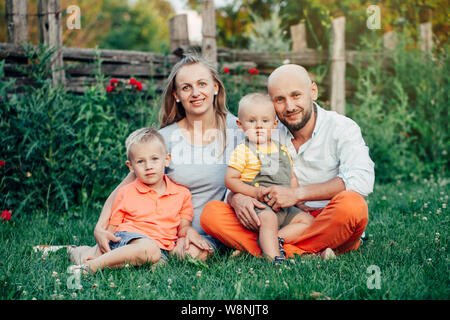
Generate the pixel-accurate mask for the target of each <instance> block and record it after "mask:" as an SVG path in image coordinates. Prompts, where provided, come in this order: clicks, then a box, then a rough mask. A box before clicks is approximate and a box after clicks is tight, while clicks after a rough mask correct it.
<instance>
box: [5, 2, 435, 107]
mask: <svg viewBox="0 0 450 320" xmlns="http://www.w3.org/2000/svg"><path fill="white" fill-rule="evenodd" d="M5 1H6V18H7V35H8V43H0V60H3V59H4V60H5V61H6V65H5V76H6V78H11V77H13V78H15V79H16V85H15V87H14V88H12V89H14V90H17V89H19V90H20V88H21V87H22V86H23V85H24V84H29V83H30V79H29V77H27V72H26V71H27V69H29V68H30V67H31V66H30V65H29V61H28V60H27V57H26V52H25V50H24V48H23V46H22V45H23V42H26V41H28V20H27V17H28V10H27V0H5ZM37 15H38V18H39V40H40V42H41V43H44V44H46V45H48V46H51V47H54V48H55V49H56V51H55V53H54V54H53V56H52V61H51V68H52V81H53V84H54V85H64V86H66V88H67V90H68V91H71V92H83V91H84V90H85V88H86V86H88V85H90V84H92V83H93V82H94V81H95V78H94V74H95V71H96V70H97V65H96V63H95V62H96V61H98V58H100V59H101V60H102V63H101V72H102V73H103V74H104V75H105V76H106V77H116V78H129V77H130V76H134V77H136V78H139V79H140V80H145V79H152V80H154V82H156V84H157V86H158V87H159V88H161V87H162V85H163V84H162V83H163V81H164V80H165V78H166V77H167V76H168V73H169V72H170V69H171V67H172V66H173V64H175V63H176V62H177V61H178V60H179V59H180V57H181V56H182V54H183V53H185V52H188V51H190V50H193V49H195V51H197V52H199V53H200V52H201V54H202V55H203V56H204V57H205V58H206V59H208V60H209V61H211V62H212V63H213V64H216V65H218V62H223V65H224V66H227V67H229V68H230V69H231V70H232V69H234V68H237V67H239V66H241V67H242V66H244V67H245V68H251V67H255V68H258V69H259V71H260V73H261V74H262V75H267V74H269V73H270V72H271V71H272V70H273V69H274V68H275V67H277V66H279V65H281V64H283V63H285V62H287V61H289V63H295V64H299V65H302V66H305V67H311V66H317V65H321V64H329V66H330V70H329V75H328V77H327V78H326V79H325V81H324V82H323V83H322V84H321V85H322V86H325V87H327V92H328V93H329V101H330V106H331V108H332V109H333V110H336V111H337V112H339V113H341V114H345V97H346V93H347V94H348V92H349V84H348V83H346V81H345V72H346V66H347V65H352V64H355V63H356V62H357V61H358V60H359V59H362V58H363V57H362V55H361V53H359V52H357V51H349V50H346V49H345V17H338V18H335V19H333V20H332V34H331V43H330V52H324V51H318V50H314V49H310V48H308V46H307V42H306V28H305V26H304V24H298V25H294V26H291V36H292V44H293V46H292V51H289V52H283V53H277V54H271V53H268V52H252V51H248V50H235V49H229V48H217V46H216V38H215V34H216V25H215V10H214V1H213V0H205V1H204V5H203V12H202V20H203V27H202V34H203V40H202V46H201V47H199V48H192V47H191V46H190V43H189V34H188V27H187V16H186V15H177V16H174V17H172V18H171V19H170V20H169V22H168V23H169V29H170V37H171V51H172V53H171V54H170V55H168V56H164V55H162V54H157V53H151V52H141V51H129V50H103V49H102V50H95V49H82V48H68V47H64V46H63V43H62V36H61V35H62V27H63V21H62V11H61V8H60V3H59V0H39V5H38V13H37ZM420 35H421V44H422V50H424V51H428V52H431V44H432V42H431V36H432V33H431V24H430V23H427V24H423V25H421V26H420ZM384 43H385V47H386V48H388V49H392V48H394V47H395V43H396V37H395V34H393V33H386V34H385V35H384ZM18 65H20V66H21V67H22V68H21V69H22V71H18V69H17V66H18ZM23 70H24V71H23ZM144 90H146V86H145V82H144Z"/></svg>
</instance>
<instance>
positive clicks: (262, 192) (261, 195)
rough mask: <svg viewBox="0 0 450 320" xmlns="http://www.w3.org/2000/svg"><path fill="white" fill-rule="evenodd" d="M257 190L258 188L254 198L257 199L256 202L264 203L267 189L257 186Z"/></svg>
mask: <svg viewBox="0 0 450 320" xmlns="http://www.w3.org/2000/svg"><path fill="white" fill-rule="evenodd" d="M257 188H258V195H257V196H256V198H257V199H258V201H261V202H265V201H264V195H265V194H266V193H267V188H266V187H263V186H259V187H257Z"/></svg>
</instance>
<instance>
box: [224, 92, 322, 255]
mask: <svg viewBox="0 0 450 320" xmlns="http://www.w3.org/2000/svg"><path fill="white" fill-rule="evenodd" d="M237 125H238V126H239V128H240V129H242V130H243V131H244V133H245V137H246V139H245V142H244V143H241V144H239V145H238V146H237V147H236V149H235V150H234V151H233V153H232V154H231V157H230V160H229V163H228V168H227V171H226V175H225V185H226V186H227V188H228V189H230V190H231V191H233V192H234V193H242V194H245V195H247V196H251V197H254V198H257V199H258V200H259V201H261V202H264V199H263V198H262V192H263V191H264V190H265V188H268V187H270V186H272V185H283V186H287V187H292V188H295V187H298V182H297V178H296V176H295V174H294V171H293V170H292V159H291V158H290V156H289V154H288V151H287V148H286V147H285V146H284V145H280V144H279V143H277V142H276V141H274V140H272V130H273V129H276V127H277V125H278V120H277V118H276V114H275V109H274V107H273V104H272V101H271V99H270V97H269V96H268V95H266V94H263V93H251V94H248V95H246V96H244V97H243V98H242V99H241V100H240V102H239V111H238V120H237ZM255 211H256V212H257V214H258V217H259V219H260V222H261V225H260V228H259V236H258V243H259V246H260V247H261V250H262V251H263V254H264V255H266V256H267V257H268V258H269V259H270V260H272V261H274V263H276V264H278V263H281V262H283V261H284V260H285V257H284V256H285V252H284V249H283V245H284V242H285V241H286V242H292V241H294V240H296V238H298V236H299V235H301V234H302V233H303V232H304V231H305V230H306V229H307V228H308V227H309V225H310V224H311V223H312V221H313V219H314V218H313V217H312V216H311V215H310V214H309V213H306V212H303V211H302V210H300V209H299V208H297V207H289V208H281V209H280V210H279V211H278V212H274V211H273V210H272V208H270V207H269V206H267V205H266V208H265V209H259V208H255Z"/></svg>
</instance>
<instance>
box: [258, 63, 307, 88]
mask: <svg viewBox="0 0 450 320" xmlns="http://www.w3.org/2000/svg"><path fill="white" fill-rule="evenodd" d="M280 79H299V80H301V81H302V82H303V83H304V84H305V85H307V88H310V86H311V83H312V81H311V78H310V77H309V74H308V71H306V69H305V68H303V67H302V66H299V65H296V64H285V65H282V66H281V67H278V68H276V69H275V70H274V71H273V72H272V73H271V74H270V76H269V79H268V80H267V87H268V88H269V90H270V87H271V86H272V84H273V83H274V82H275V81H279V80H280Z"/></svg>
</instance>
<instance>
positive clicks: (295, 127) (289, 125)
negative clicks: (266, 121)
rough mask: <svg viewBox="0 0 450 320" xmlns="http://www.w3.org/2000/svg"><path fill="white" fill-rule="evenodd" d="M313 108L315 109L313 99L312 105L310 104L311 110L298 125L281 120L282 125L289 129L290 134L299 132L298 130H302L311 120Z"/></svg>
mask: <svg viewBox="0 0 450 320" xmlns="http://www.w3.org/2000/svg"><path fill="white" fill-rule="evenodd" d="M313 107H314V105H313V100H312V99H311V104H310V108H309V110H308V111H307V113H306V114H305V115H304V117H303V119H302V120H301V121H300V122H298V123H289V122H288V121H286V120H285V119H284V118H280V121H281V123H283V124H284V126H285V127H286V128H288V129H289V131H290V132H295V131H298V130H300V129H302V128H303V127H304V126H305V125H306V124H307V123H308V121H309V119H311V115H312V110H313ZM303 110H304V109H303Z"/></svg>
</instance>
